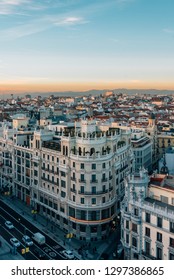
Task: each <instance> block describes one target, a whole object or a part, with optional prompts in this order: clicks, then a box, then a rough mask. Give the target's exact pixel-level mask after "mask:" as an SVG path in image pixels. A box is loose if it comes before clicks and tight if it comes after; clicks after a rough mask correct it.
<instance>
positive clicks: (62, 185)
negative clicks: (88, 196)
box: [61, 180, 66, 188]
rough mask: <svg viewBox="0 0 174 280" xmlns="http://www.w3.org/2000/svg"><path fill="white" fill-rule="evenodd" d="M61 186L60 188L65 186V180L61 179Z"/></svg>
mask: <svg viewBox="0 0 174 280" xmlns="http://www.w3.org/2000/svg"><path fill="white" fill-rule="evenodd" d="M61 187H62V188H66V182H65V181H63V180H61Z"/></svg>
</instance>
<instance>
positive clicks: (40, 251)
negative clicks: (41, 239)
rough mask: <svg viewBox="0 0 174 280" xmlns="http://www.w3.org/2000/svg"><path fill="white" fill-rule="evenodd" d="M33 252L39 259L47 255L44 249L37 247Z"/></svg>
mask: <svg viewBox="0 0 174 280" xmlns="http://www.w3.org/2000/svg"><path fill="white" fill-rule="evenodd" d="M33 253H34V254H35V255H36V257H38V258H39V259H41V260H43V259H45V256H46V255H45V253H44V252H43V251H42V250H40V249H38V248H36V249H34V251H33Z"/></svg>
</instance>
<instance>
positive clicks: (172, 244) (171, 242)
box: [169, 237, 174, 248]
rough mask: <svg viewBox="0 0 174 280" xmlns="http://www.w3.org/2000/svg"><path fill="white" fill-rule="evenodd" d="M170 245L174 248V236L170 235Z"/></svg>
mask: <svg viewBox="0 0 174 280" xmlns="http://www.w3.org/2000/svg"><path fill="white" fill-rule="evenodd" d="M169 244H170V247H172V248H174V238H171V237H170V243H169Z"/></svg>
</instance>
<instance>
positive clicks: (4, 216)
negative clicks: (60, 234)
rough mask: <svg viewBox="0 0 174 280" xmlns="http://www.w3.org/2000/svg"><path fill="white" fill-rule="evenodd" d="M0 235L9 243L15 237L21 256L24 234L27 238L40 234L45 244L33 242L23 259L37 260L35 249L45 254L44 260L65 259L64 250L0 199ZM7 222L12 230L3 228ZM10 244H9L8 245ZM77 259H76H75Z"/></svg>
mask: <svg viewBox="0 0 174 280" xmlns="http://www.w3.org/2000/svg"><path fill="white" fill-rule="evenodd" d="M0 213H1V214H0V234H1V235H2V237H3V238H4V239H5V240H6V241H7V242H9V243H10V238H12V237H16V238H17V239H18V240H19V241H20V243H21V246H20V247H18V248H17V251H18V252H19V253H20V254H22V248H25V244H24V243H23V241H22V237H23V235H24V234H26V235H28V236H29V237H32V236H33V233H36V232H40V233H42V234H43V235H44V236H45V237H46V243H45V244H44V245H39V244H37V243H36V242H35V241H34V240H33V241H34V244H33V245H32V246H30V250H29V252H28V253H26V254H25V255H23V257H24V258H26V259H27V260H37V259H39V257H38V256H37V255H36V254H35V252H34V251H35V249H36V248H37V249H39V250H41V251H43V252H44V253H45V258H44V259H45V260H51V259H55V260H62V259H63V260H65V259H66V257H64V255H63V254H62V251H63V250H64V248H63V247H61V246H60V245H59V244H58V243H57V242H56V241H55V240H53V239H52V238H50V237H49V236H48V235H46V234H45V233H44V232H42V231H41V230H40V229H38V228H37V227H36V226H35V225H33V224H32V223H30V222H29V221H28V220H26V219H25V217H24V216H22V215H20V214H19V213H17V212H15V211H14V209H12V208H10V207H9V206H8V205H7V204H5V203H4V202H3V201H2V200H1V199H0ZM6 220H8V221H10V222H12V223H13V225H14V228H13V229H8V228H7V227H6V226H5V221H6ZM10 244H11V243H10ZM75 259H77V258H75Z"/></svg>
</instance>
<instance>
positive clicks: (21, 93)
mask: <svg viewBox="0 0 174 280" xmlns="http://www.w3.org/2000/svg"><path fill="white" fill-rule="evenodd" d="M107 91H112V92H113V93H115V94H118V93H123V94H124V93H125V94H130V95H134V94H150V95H171V94H174V90H158V89H125V88H120V89H112V90H111V89H103V90H97V89H92V90H88V91H60V92H59V91H56V92H49V91H48V92H29V91H25V92H24V91H15V90H14V91H12V90H11V91H4V90H0V98H1V99H7V98H11V95H12V94H13V96H14V98H16V97H17V96H20V97H21V96H25V95H27V94H30V95H31V96H32V97H35V96H43V97H46V96H50V95H54V96H73V97H74V96H88V95H92V96H96V95H99V94H103V93H105V92H107Z"/></svg>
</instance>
